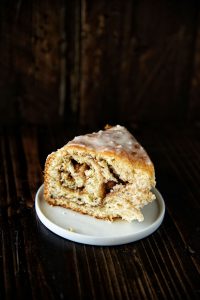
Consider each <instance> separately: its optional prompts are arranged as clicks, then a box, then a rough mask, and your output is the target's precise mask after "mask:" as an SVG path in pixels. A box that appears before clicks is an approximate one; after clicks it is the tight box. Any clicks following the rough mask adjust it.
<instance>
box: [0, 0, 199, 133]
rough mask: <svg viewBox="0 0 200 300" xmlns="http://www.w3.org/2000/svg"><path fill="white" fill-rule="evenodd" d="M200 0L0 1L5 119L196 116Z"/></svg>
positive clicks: (98, 121)
mask: <svg viewBox="0 0 200 300" xmlns="http://www.w3.org/2000/svg"><path fill="white" fill-rule="evenodd" d="M199 12H200V7H199V1H198V0H191V1H187V0H183V1H167V0H156V1H149V0H144V1H132V0H128V1H119V0H115V1H105V0H103V1H102V0H98V1H95V2H91V1H88V0H75V1H64V0H58V1H48V0H44V1H38V0H34V1H33V0H28V1H21V0H18V1H14V2H13V1H11V0H8V1H5V0H2V1H1V5H0V98H1V101H0V123H4V124H6V123H10V122H13V123H24V124H26V123H32V124H35V123H37V124H45V123H52V122H53V123H60V122H65V123H67V122H69V121H70V122H72V123H75V124H79V125H81V126H88V127H91V126H93V127H98V126H102V125H103V124H106V123H113V124H114V123H122V122H124V123H132V124H134V123H135V122H151V121H159V122H160V121H164V122H166V121H168V122H171V121H177V120H179V121H181V120H182V121H186V120H189V121H199V116H200V107H199V95H200V89H199V53H200V50H199V30H200V29H199V28H200V25H199V24H200V22H199Z"/></svg>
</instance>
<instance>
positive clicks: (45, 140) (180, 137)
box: [0, 125, 200, 300]
mask: <svg viewBox="0 0 200 300" xmlns="http://www.w3.org/2000/svg"><path fill="white" fill-rule="evenodd" d="M129 129H130V130H131V131H132V132H133V133H134V135H135V136H136V137H137V138H138V140H139V141H140V142H141V143H142V144H143V146H144V147H145V148H146V150H147V151H148V153H149V155H150V156H151V158H152V160H153V162H154V164H155V169H156V178H157V188H158V189H159V190H160V191H161V193H162V195H163V197H164V199H165V203H166V215H165V218H164V222H163V224H162V225H161V227H160V228H159V229H158V230H157V231H156V232H155V233H153V234H152V235H151V236H149V237H147V238H145V239H143V240H141V241H137V242H134V243H130V244H127V245H122V246H115V247H97V246H88V245H82V244H78V243H74V242H70V241H67V240H64V239H62V238H60V237H58V236H56V235H55V234H53V233H51V232H50V231H49V230H48V229H46V228H45V227H44V226H43V225H42V224H41V222H40V221H39V220H38V218H37V216H36V213H35V209H34V197H35V193H36V191H37V189H38V188H39V186H40V185H41V184H42V182H43V174H42V170H43V168H44V162H45V159H46V156H47V154H49V153H50V152H51V151H53V150H56V149H57V148H59V147H61V146H62V145H63V144H64V143H66V141H67V140H68V139H70V138H71V137H72V136H73V135H75V134H79V133H80V130H78V129H74V128H73V129H70V128H69V127H68V128H66V129H64V128H63V127H57V128H52V127H46V126H40V127H38V126H37V127H35V126H29V127H24V126H21V127H12V126H10V127H1V128H0V141H1V144H0V146H1V147H0V159H1V164H0V229H1V242H0V299H37V300H38V299H56V300H57V299H167V300H168V299H199V297H200V276H199V275H200V274H199V273H200V256H199V254H200V252H199V251H200V239H199V237H200V234H199V233H200V222H199V214H200V203H199V199H200V192H199V191H200V190H199V185H200V176H199V171H200V167H199V166H200V155H199V153H200V129H199V127H191V128H185V127H183V126H178V125H177V126H174V127H169V126H166V127H165V128H162V130H159V128H158V127H152V128H150V127H138V128H137V129H135V130H134V131H133V130H132V129H131V128H129Z"/></svg>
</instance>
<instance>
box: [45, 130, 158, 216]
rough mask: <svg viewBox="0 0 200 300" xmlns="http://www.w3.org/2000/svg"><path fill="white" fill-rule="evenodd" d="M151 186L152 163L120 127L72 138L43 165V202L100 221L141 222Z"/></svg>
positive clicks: (149, 197)
mask: <svg viewBox="0 0 200 300" xmlns="http://www.w3.org/2000/svg"><path fill="white" fill-rule="evenodd" d="M154 186H155V172H154V166H153V163H152V162H151V160H150V158H149V156H148V155H147V153H146V151H145V150H144V148H142V146H141V145H140V144H139V143H138V142H137V141H136V139H135V138H134V137H133V136H132V135H131V134H130V133H129V132H128V130H127V129H126V128H125V127H122V126H120V125H117V126H114V127H111V128H108V129H106V130H100V131H99V132H97V133H92V134H86V135H82V136H78V137H75V138H74V139H73V140H72V141H70V142H68V143H67V144H66V145H65V146H64V147H62V148H61V149H59V150H57V151H56V152H53V153H51V154H50V155H49V156H48V157H47V160H46V164H45V171H44V198H45V200H46V201H47V202H48V203H49V204H51V205H60V206H62V207H66V208H70V209H72V210H74V211H78V212H81V213H83V214H88V215H91V216H93V217H96V218H100V219H108V220H111V221H112V220H114V219H115V218H121V219H123V220H126V221H128V222H131V221H132V220H138V221H143V219H144V217H143V214H142V212H141V208H143V207H144V206H145V205H146V204H148V203H149V202H151V201H153V200H154V199H155V196H154V194H153V193H152V192H151V189H152V187H154Z"/></svg>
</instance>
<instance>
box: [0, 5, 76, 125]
mask: <svg viewBox="0 0 200 300" xmlns="http://www.w3.org/2000/svg"><path fill="white" fill-rule="evenodd" d="M77 3H78V1H76V3H75V2H71V1H67V2H66V1H63V0H60V1H56V2H51V3H50V2H49V1H47V0H46V1H42V2H41V1H31V0H29V1H25V2H24V1H16V2H15V3H12V1H4V2H3V3H2V5H1V8H0V15H1V20H0V22H1V27H0V28H1V33H0V34H1V44H0V54H1V55H0V66H1V68H0V93H1V94H0V96H1V102H0V118H1V122H4V123H9V122H10V121H15V122H16V121H18V122H25V123H26V122H29V123H49V122H53V123H59V122H60V121H63V120H64V119H65V117H69V115H70V114H71V112H72V110H73V112H74V114H76V112H77V101H78V100H77V99H78V97H77V91H78V90H79V88H78V86H77V81H78V71H77V70H78V63H79V60H78V58H77V54H76V53H79V52H78V50H76V51H74V48H75V47H77V46H76V44H75V37H74V26H75V25H74V22H75V13H76V11H75V10H78V8H77V7H78V6H77ZM76 14H77V16H79V14H78V12H77V13H76ZM77 18H78V17H76V19H77ZM76 32H78V33H79V32H80V29H79V27H78V28H77V29H76ZM76 40H78V38H76ZM74 53H75V54H74ZM74 56H75V58H74ZM74 64H76V67H75V66H74ZM75 69H76V70H75ZM70 94H72V97H71V100H70ZM75 102H76V103H75ZM74 103H75V104H74ZM71 107H72V108H71ZM65 121H66V120H65Z"/></svg>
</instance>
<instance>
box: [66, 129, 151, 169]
mask: <svg viewBox="0 0 200 300" xmlns="http://www.w3.org/2000/svg"><path fill="white" fill-rule="evenodd" d="M67 145H79V146H83V147H87V148H90V149H94V150H97V151H116V152H117V153H120V152H123V151H125V152H126V153H127V154H131V155H133V156H135V158H136V159H142V160H145V161H146V162H147V163H151V161H150V158H149V156H148V155H147V153H146V151H145V150H144V148H143V147H142V146H141V145H140V144H139V143H138V141H137V140H136V139H135V138H134V136H133V135H132V134H131V133H130V132H129V131H128V130H127V129H126V128H125V127H123V126H120V125H116V126H114V127H111V128H110V129H107V130H100V131H98V132H93V133H90V134H85V135H80V136H77V137H75V138H74V139H73V140H72V141H70V142H68V144H67Z"/></svg>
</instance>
